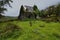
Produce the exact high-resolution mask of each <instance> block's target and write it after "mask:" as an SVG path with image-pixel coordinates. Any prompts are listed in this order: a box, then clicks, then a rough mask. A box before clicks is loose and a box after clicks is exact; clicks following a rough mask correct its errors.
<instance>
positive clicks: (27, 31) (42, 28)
mask: <svg viewBox="0 0 60 40" xmlns="http://www.w3.org/2000/svg"><path fill="white" fill-rule="evenodd" d="M8 23H12V24H15V25H17V26H19V27H20V28H21V29H22V30H21V31H22V34H21V35H19V36H18V37H17V38H12V37H11V38H8V39H6V40H60V23H58V22H57V23H54V22H50V23H47V22H43V21H37V20H35V21H31V24H32V25H31V26H30V21H13V22H6V23H1V24H0V27H1V26H5V25H6V24H8Z"/></svg>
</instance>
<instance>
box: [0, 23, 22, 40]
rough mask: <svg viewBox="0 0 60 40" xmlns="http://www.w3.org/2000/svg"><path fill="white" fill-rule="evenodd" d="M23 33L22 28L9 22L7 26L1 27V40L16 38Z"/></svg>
mask: <svg viewBox="0 0 60 40" xmlns="http://www.w3.org/2000/svg"><path fill="white" fill-rule="evenodd" d="M19 35H21V28H20V27H18V26H17V25H14V24H10V23H9V24H7V26H5V27H3V28H2V27H1V28H0V40H5V39H7V38H10V37H12V38H16V37H17V36H19Z"/></svg>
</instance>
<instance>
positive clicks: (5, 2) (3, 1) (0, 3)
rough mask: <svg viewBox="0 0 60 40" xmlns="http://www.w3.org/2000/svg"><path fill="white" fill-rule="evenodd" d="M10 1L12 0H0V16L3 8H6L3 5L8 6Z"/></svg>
mask: <svg viewBox="0 0 60 40" xmlns="http://www.w3.org/2000/svg"><path fill="white" fill-rule="evenodd" d="M10 2H13V1H12V0H1V1H0V18H1V16H2V13H4V11H5V10H7V9H6V8H4V6H5V5H9V7H11V5H10Z"/></svg>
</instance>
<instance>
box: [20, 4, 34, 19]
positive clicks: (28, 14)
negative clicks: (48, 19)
mask: <svg viewBox="0 0 60 40" xmlns="http://www.w3.org/2000/svg"><path fill="white" fill-rule="evenodd" d="M23 7H24V13H20V14H21V16H20V18H21V19H26V18H31V19H34V18H35V14H34V13H33V11H34V10H33V7H31V6H26V5H25V6H23Z"/></svg>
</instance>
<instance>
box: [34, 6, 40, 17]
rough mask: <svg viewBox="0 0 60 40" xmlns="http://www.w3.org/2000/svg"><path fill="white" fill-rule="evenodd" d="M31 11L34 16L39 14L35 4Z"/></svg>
mask: <svg viewBox="0 0 60 40" xmlns="http://www.w3.org/2000/svg"><path fill="white" fill-rule="evenodd" d="M33 13H34V15H35V18H36V17H37V15H39V14H40V11H39V9H38V7H37V5H34V6H33Z"/></svg>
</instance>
